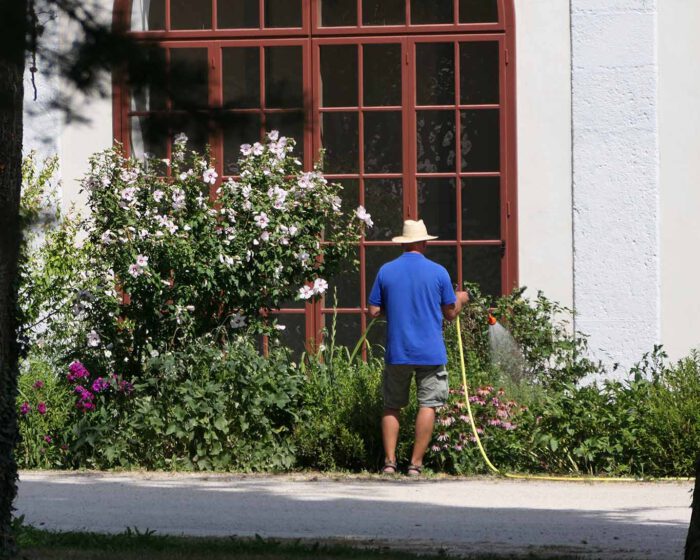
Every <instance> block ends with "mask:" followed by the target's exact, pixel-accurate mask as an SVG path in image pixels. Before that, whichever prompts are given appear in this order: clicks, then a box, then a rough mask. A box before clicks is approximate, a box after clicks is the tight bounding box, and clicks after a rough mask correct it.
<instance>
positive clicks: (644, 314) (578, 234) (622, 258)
mask: <svg viewBox="0 0 700 560" xmlns="http://www.w3.org/2000/svg"><path fill="white" fill-rule="evenodd" d="M656 5H657V3H656V0H571V10H572V13H571V23H572V102H573V113H572V116H573V148H574V150H573V177H574V197H573V200H574V301H575V306H576V310H577V312H578V317H577V320H576V327H577V329H579V330H581V331H583V332H586V333H590V335H591V339H590V343H591V349H592V350H593V352H594V354H595V355H596V356H597V357H599V358H601V359H603V360H604V361H606V362H608V363H613V362H618V363H620V364H621V365H622V366H623V370H624V369H625V368H626V367H628V366H629V365H631V364H632V363H634V361H636V360H638V359H639V358H640V357H641V355H642V353H643V352H645V351H648V350H650V349H651V348H652V346H653V345H654V344H655V343H658V341H659V338H660V304H661V298H660V296H661V290H660V266H659V262H660V251H659V249H660V248H659V144H658V126H657V42H656V18H657V10H656Z"/></svg>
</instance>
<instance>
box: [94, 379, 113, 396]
mask: <svg viewBox="0 0 700 560" xmlns="http://www.w3.org/2000/svg"><path fill="white" fill-rule="evenodd" d="M107 389H109V381H106V380H105V379H103V378H102V377H98V378H97V379H95V381H93V383H92V390H93V391H95V393H101V392H102V391H106V390H107Z"/></svg>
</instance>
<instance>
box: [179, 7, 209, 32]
mask: <svg viewBox="0 0 700 560" xmlns="http://www.w3.org/2000/svg"><path fill="white" fill-rule="evenodd" d="M170 28H171V29H211V2H210V1H209V0H206V1H205V2H202V1H201V0H170Z"/></svg>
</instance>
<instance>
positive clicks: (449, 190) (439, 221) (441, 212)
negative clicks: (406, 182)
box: [418, 179, 457, 241]
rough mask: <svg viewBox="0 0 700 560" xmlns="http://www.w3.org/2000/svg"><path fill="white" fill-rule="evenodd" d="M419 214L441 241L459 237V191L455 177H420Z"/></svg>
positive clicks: (429, 229)
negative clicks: (456, 187)
mask: <svg viewBox="0 0 700 560" xmlns="http://www.w3.org/2000/svg"><path fill="white" fill-rule="evenodd" d="M418 215H419V216H420V217H421V219H422V220H423V221H424V222H425V225H426V227H427V228H428V232H429V233H430V234H431V235H437V236H438V237H439V238H440V240H441V241H450V240H453V239H457V192H456V189H455V180H454V179H418Z"/></svg>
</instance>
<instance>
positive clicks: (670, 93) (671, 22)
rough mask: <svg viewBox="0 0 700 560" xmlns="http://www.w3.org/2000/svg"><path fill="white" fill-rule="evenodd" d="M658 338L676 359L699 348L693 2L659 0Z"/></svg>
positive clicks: (696, 21) (699, 78)
mask: <svg viewBox="0 0 700 560" xmlns="http://www.w3.org/2000/svg"><path fill="white" fill-rule="evenodd" d="M658 21H659V138H660V146H661V309H662V318H661V341H662V342H663V344H664V346H665V348H666V351H667V352H668V353H669V355H670V356H671V357H672V358H674V359H676V358H680V357H681V356H683V355H685V354H687V353H688V350H690V349H691V348H695V347H698V346H700V290H698V277H700V260H699V259H698V258H697V254H698V247H700V157H698V154H700V110H698V107H697V104H698V100H700V73H698V72H697V71H696V68H695V66H696V64H695V60H696V58H697V53H698V52H700V34H698V29H700V2H698V1H697V0H663V2H659V15H658Z"/></svg>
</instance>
